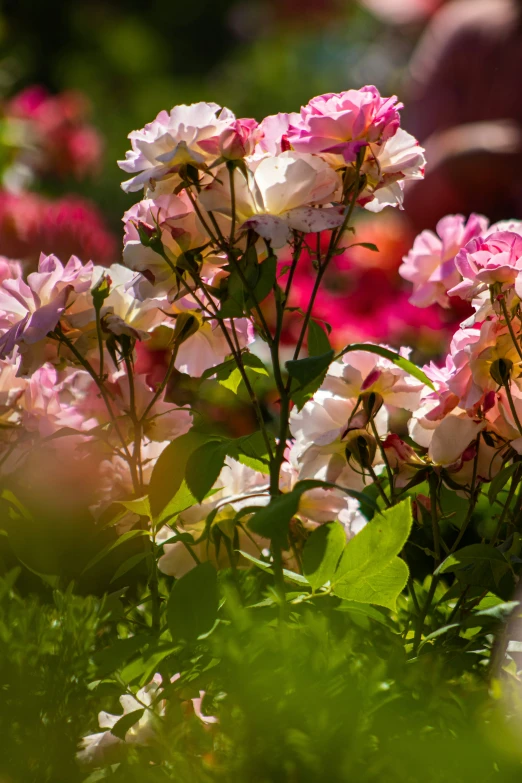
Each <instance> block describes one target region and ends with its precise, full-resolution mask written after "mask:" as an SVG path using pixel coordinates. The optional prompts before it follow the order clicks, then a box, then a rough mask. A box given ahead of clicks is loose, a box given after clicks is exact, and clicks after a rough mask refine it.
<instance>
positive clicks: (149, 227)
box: [123, 192, 208, 294]
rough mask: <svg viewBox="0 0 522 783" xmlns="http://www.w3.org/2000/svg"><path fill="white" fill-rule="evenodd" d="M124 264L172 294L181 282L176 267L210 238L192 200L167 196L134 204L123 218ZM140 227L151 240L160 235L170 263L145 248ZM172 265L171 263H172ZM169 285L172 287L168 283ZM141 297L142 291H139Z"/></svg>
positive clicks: (181, 196)
mask: <svg viewBox="0 0 522 783" xmlns="http://www.w3.org/2000/svg"><path fill="white" fill-rule="evenodd" d="M123 223H124V227H125V233H124V238H123V261H124V264H125V265H126V266H128V267H129V269H132V270H134V271H136V272H141V274H142V275H144V276H145V277H146V279H147V281H148V282H149V283H150V284H152V285H155V286H157V285H158V284H163V288H165V289H166V290H168V289H169V288H171V287H173V286H174V285H175V283H176V281H177V278H176V274H175V272H174V271H173V267H175V266H176V264H177V262H178V259H179V257H180V256H181V255H182V254H183V253H185V252H186V251H187V250H190V249H194V248H198V247H202V246H204V245H206V244H207V242H208V237H207V235H206V234H205V232H204V230H203V227H202V226H201V224H200V222H199V220H198V218H197V216H196V213H195V212H194V208H193V206H192V204H191V202H190V199H189V197H188V196H187V194H186V193H185V192H182V193H180V194H179V195H178V196H176V195H174V194H165V195H161V196H157V197H156V198H154V199H151V198H149V199H144V200H143V201H139V202H138V203H137V204H134V206H132V207H131V208H130V209H128V210H127V212H125V214H124V215H123ZM138 226H139V227H140V228H142V229H143V230H144V231H145V233H146V234H148V235H149V236H151V235H153V234H154V233H155V232H159V236H160V238H161V243H162V245H163V251H164V253H165V255H166V256H167V259H168V260H165V258H164V257H163V256H162V255H161V254H160V253H158V252H156V251H155V250H153V248H152V247H147V246H146V245H144V244H142V242H141V239H140V235H139V231H138ZM169 262H170V263H169ZM165 281H168V285H167V284H166V283H165ZM136 290H137V293H138V294H139V287H137V289H136Z"/></svg>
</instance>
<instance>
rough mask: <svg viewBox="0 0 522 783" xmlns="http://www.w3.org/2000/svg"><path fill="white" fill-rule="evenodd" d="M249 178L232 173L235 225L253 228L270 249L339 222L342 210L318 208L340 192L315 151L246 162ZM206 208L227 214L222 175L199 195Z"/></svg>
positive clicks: (228, 204)
mask: <svg viewBox="0 0 522 783" xmlns="http://www.w3.org/2000/svg"><path fill="white" fill-rule="evenodd" d="M250 165H251V168H250V170H249V173H248V180H247V179H245V176H244V175H243V173H242V172H241V171H239V170H238V169H236V170H235V172H234V186H235V207H236V216H237V220H238V223H239V227H240V228H241V227H243V228H253V229H254V230H255V231H257V233H258V234H259V235H260V236H262V237H263V238H264V239H266V240H268V241H270V242H271V244H272V246H273V247H274V248H280V247H283V246H284V245H285V244H286V242H288V240H289V239H290V237H291V231H292V229H294V230H296V231H305V232H317V231H325V230H327V229H331V228H335V227H336V226H339V225H341V223H342V222H343V220H344V211H343V209H342V208H337V207H329V208H324V209H321V208H319V205H322V204H327V203H328V202H330V201H332V200H334V198H335V196H336V194H337V193H338V192H340V190H339V189H340V185H341V180H340V177H339V175H338V174H337V173H336V172H335V171H334V170H333V169H332V168H331V167H330V166H329V165H328V164H327V163H325V161H323V160H321V158H318V157H316V156H314V155H309V154H304V153H297V152H282V153H281V154H280V155H275V156H266V157H264V158H262V159H260V160H259V161H251V164H250ZM200 200H201V203H202V204H203V206H204V207H205V208H206V209H207V210H212V211H213V212H218V213H222V214H224V215H227V216H230V215H231V211H232V199H231V195H230V182H229V178H228V177H226V178H224V179H223V180H221V181H218V180H214V182H213V183H212V184H210V185H209V186H208V187H206V188H205V189H204V190H203V191H202V193H201V196H200Z"/></svg>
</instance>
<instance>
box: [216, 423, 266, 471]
mask: <svg viewBox="0 0 522 783" xmlns="http://www.w3.org/2000/svg"><path fill="white" fill-rule="evenodd" d="M269 440H270V442H271V444H272V446H273V448H275V440H274V438H273V437H272V436H270V437H269ZM227 453H228V454H229V456H230V457H232V458H233V459H236V460H238V461H239V462H241V463H242V464H243V465H247V466H248V467H249V468H253V469H254V470H257V471H258V472H259V473H265V474H267V473H268V472H269V470H270V464H269V455H268V451H267V447H266V443H265V439H264V437H263V433H262V432H261V431H259V430H258V431H257V432H253V433H252V434H251V435H243V436H242V437H241V438H235V439H233V440H230V441H229V446H228V451H227Z"/></svg>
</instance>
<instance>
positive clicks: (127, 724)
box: [111, 707, 145, 740]
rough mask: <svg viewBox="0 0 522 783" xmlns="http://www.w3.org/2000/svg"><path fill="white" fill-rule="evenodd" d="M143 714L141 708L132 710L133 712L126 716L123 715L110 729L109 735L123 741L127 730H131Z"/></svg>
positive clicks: (143, 708) (142, 708)
mask: <svg viewBox="0 0 522 783" xmlns="http://www.w3.org/2000/svg"><path fill="white" fill-rule="evenodd" d="M144 712H145V707H141V709H139V710H133V712H128V713H127V714H126V715H123V716H122V717H121V718H120V719H119V720H118V721H116V723H115V724H114V726H113V727H112V729H111V734H114V736H115V737H118V739H121V740H124V739H125V735H126V734H127V732H128V731H129V729H132V727H133V726H134V724H135V723H137V722H138V721H139V719H140V718H141V717H142V715H143V713H144Z"/></svg>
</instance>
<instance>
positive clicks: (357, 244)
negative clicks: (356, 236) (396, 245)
mask: <svg viewBox="0 0 522 783" xmlns="http://www.w3.org/2000/svg"><path fill="white" fill-rule="evenodd" d="M350 247H364V248H366V250H371V251H372V252H373V253H378V252H379V248H378V247H377V245H374V244H373V242H355V243H354V244H353V245H350V246H349V248H350ZM349 248H347V250H349Z"/></svg>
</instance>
